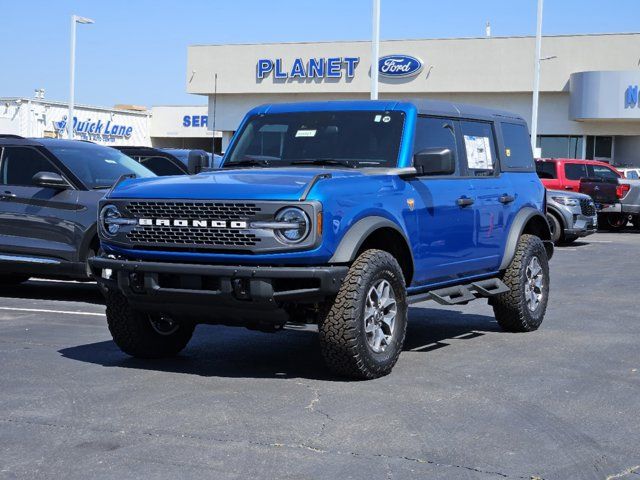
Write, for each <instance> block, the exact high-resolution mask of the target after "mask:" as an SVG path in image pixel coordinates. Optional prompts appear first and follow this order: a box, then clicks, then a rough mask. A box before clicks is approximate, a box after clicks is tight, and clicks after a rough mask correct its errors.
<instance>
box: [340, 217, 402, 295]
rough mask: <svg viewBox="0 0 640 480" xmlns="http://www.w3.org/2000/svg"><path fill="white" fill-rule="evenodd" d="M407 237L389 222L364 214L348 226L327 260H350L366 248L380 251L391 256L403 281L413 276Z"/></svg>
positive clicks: (341, 261)
mask: <svg viewBox="0 0 640 480" xmlns="http://www.w3.org/2000/svg"><path fill="white" fill-rule="evenodd" d="M409 245H410V244H409V241H408V239H407V236H406V235H405V233H404V232H403V231H402V229H401V228H400V226H398V225H397V224H396V223H394V222H393V221H391V220H389V219H387V218H384V217H378V216H372V217H366V218H363V219H361V220H359V221H357V222H356V223H355V224H353V225H352V226H351V228H349V230H348V231H347V233H346V234H345V235H344V236H343V237H342V240H341V241H340V243H339V244H338V248H337V249H336V251H335V253H334V254H333V256H332V257H331V259H330V260H329V263H351V262H353V261H354V260H355V259H356V258H357V257H358V255H360V253H362V252H363V251H364V250H368V249H378V250H384V251H386V252H388V253H390V254H391V255H393V256H394V257H395V259H396V260H397V261H398V264H399V265H400V268H401V269H402V273H403V274H404V279H405V284H406V285H407V286H409V285H410V284H411V280H412V279H413V272H414V263H413V252H412V251H411V248H410V246H409Z"/></svg>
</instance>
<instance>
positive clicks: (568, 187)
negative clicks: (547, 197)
mask: <svg viewBox="0 0 640 480" xmlns="http://www.w3.org/2000/svg"><path fill="white" fill-rule="evenodd" d="M564 189H565V190H573V188H571V187H570V186H569V185H567V186H566V187H564Z"/></svg>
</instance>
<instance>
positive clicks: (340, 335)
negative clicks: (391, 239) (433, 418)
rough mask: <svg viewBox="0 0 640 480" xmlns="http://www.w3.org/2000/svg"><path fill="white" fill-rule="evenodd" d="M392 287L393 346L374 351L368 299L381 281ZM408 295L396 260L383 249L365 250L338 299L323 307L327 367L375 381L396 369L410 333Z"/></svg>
mask: <svg viewBox="0 0 640 480" xmlns="http://www.w3.org/2000/svg"><path fill="white" fill-rule="evenodd" d="M380 280H386V281H388V282H389V284H390V285H391V287H392V288H393V293H394V295H395V299H396V306H397V313H396V319H395V322H396V323H395V327H394V330H393V335H392V337H391V341H390V344H389V345H387V346H386V348H385V350H384V351H382V352H375V351H374V350H373V349H372V348H371V346H370V345H369V343H368V342H367V338H366V333H365V320H364V310H365V304H366V296H367V294H368V292H369V290H370V288H371V287H372V286H373V285H374V284H375V283H376V282H378V281H380ZM407 311H408V308H407V293H406V287H405V283H404V276H403V273H402V270H401V268H400V266H399V265H398V262H397V261H396V259H395V258H394V257H393V256H392V255H391V254H389V253H387V252H385V251H382V250H366V251H365V252H363V253H362V254H361V255H360V256H359V257H358V258H357V259H356V261H355V262H354V263H353V265H352V266H351V268H350V269H349V272H348V274H347V276H346V278H345V279H344V282H343V283H342V286H341V288H340V291H339V292H338V295H337V296H336V297H335V299H333V300H331V301H327V303H326V304H325V305H324V308H323V312H322V315H321V319H320V325H319V336H320V348H321V350H322V355H323V357H324V360H325V363H326V365H327V366H328V367H329V368H330V369H331V370H332V371H333V372H334V373H337V374H338V375H342V376H346V377H351V378H357V379H372V378H377V377H381V376H384V375H387V374H388V373H389V372H391V370H392V369H393V366H394V365H395V364H396V362H397V360H398V356H399V355H400V352H401V351H402V347H403V345H404V338H405V335H406V331H407Z"/></svg>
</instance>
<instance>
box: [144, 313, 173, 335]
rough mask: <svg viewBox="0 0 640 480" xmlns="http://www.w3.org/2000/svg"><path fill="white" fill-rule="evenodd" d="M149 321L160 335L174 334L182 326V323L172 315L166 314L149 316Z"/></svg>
mask: <svg viewBox="0 0 640 480" xmlns="http://www.w3.org/2000/svg"><path fill="white" fill-rule="evenodd" d="M149 323H150V324H151V328H153V329H154V330H155V331H156V333H159V334H160V335H172V334H174V333H176V331H177V330H178V329H179V328H180V324H179V323H178V322H176V321H175V320H174V319H172V318H171V317H167V316H165V315H160V316H151V315H150V316H149Z"/></svg>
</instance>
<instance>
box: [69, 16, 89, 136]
mask: <svg viewBox="0 0 640 480" xmlns="http://www.w3.org/2000/svg"><path fill="white" fill-rule="evenodd" d="M77 23H85V24H86V23H93V20H91V19H90V18H85V17H79V16H78V15H71V66H70V68H71V75H70V79H69V113H68V114H67V137H68V138H69V139H71V140H73V106H74V105H73V104H74V100H75V99H74V95H75V70H76V24H77Z"/></svg>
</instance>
